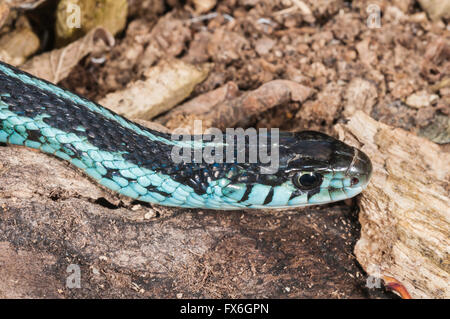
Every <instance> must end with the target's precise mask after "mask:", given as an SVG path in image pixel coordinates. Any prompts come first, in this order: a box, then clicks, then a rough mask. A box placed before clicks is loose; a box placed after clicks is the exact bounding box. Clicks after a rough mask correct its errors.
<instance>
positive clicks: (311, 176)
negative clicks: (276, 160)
mask: <svg viewBox="0 0 450 319" xmlns="http://www.w3.org/2000/svg"><path fill="white" fill-rule="evenodd" d="M293 181H294V185H295V186H297V187H298V188H300V189H312V188H315V187H317V186H319V185H320V184H321V183H322V175H320V174H319V173H297V174H295V176H294V180H293Z"/></svg>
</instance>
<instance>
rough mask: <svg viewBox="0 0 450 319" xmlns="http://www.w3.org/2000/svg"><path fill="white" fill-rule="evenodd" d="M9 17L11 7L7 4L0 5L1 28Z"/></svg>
mask: <svg viewBox="0 0 450 319" xmlns="http://www.w3.org/2000/svg"><path fill="white" fill-rule="evenodd" d="M8 16H9V6H8V4H7V3H5V2H1V3H0V28H1V27H2V26H3V24H4V23H5V22H6V19H7V18H8Z"/></svg>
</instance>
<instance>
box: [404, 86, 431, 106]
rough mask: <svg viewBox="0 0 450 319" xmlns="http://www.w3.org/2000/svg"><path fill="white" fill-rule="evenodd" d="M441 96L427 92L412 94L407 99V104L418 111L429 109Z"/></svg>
mask: <svg viewBox="0 0 450 319" xmlns="http://www.w3.org/2000/svg"><path fill="white" fill-rule="evenodd" d="M438 98H439V96H437V95H436V94H429V93H428V92H427V91H425V90H423V91H419V92H416V93H413V94H411V95H410V96H408V97H407V98H406V102H405V103H406V104H407V105H408V106H410V107H414V108H416V109H419V108H422V107H428V106H430V105H431V104H433V103H435V102H436V101H437V100H438Z"/></svg>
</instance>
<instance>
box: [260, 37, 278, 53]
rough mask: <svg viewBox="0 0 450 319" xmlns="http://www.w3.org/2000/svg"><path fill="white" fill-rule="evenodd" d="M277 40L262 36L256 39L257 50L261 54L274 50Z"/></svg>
mask: <svg viewBox="0 0 450 319" xmlns="http://www.w3.org/2000/svg"><path fill="white" fill-rule="evenodd" d="M275 43H276V41H275V40H272V39H270V38H266V37H265V38H262V39H259V40H258V41H256V43H255V50H256V52H257V53H258V54H259V55H265V54H267V53H269V52H270V50H272V48H273V46H274V45H275Z"/></svg>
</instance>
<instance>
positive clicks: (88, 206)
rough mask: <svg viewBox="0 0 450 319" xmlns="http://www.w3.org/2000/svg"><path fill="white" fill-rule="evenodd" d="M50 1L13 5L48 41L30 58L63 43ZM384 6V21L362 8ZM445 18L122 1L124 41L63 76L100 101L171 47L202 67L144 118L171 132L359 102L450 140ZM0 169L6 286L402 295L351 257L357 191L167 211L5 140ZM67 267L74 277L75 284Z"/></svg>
mask: <svg viewBox="0 0 450 319" xmlns="http://www.w3.org/2000/svg"><path fill="white" fill-rule="evenodd" d="M31 2H32V1H31ZM299 3H300V4H299ZM370 5H372V7H370V8H372V9H373V10H375V11H373V10H372V9H371V10H372V11H370V10H369V11H370V12H368V8H369V6H370ZM56 7H57V2H56V1H45V3H43V4H41V5H40V6H38V7H36V8H35V9H33V10H27V11H20V10H19V11H18V12H19V13H17V15H16V16H15V17H13V18H11V19H12V20H14V19H18V17H20V16H21V15H25V16H27V18H28V19H29V21H30V24H31V26H32V28H33V30H34V31H35V33H36V34H37V36H38V37H39V38H40V39H41V44H40V48H39V51H37V52H36V53H34V54H35V55H39V54H42V53H44V52H49V51H52V50H54V49H56V47H55V44H54V43H55V37H56V36H55V35H54V33H53V24H54V23H55V21H54V20H55V18H54V12H55V10H57V9H56ZM374 8H375V9H374ZM377 10H379V12H380V16H379V18H380V20H379V23H380V24H379V25H377V20H376V19H375V20H374V19H369V18H370V14H374V12H375V13H376V12H378V11H377ZM0 17H1V15H0ZM373 17H374V16H372V18H373ZM44 19H45V21H46V24H48V25H47V26H46V25H45V24H40V27H37V25H38V23H37V22H39V21H44ZM368 19H369V20H368ZM446 19H448V18H446V17H443V18H441V19H439V18H438V19H434V20H432V18H430V14H429V13H427V12H425V11H424V9H423V8H422V6H421V5H420V4H419V3H418V2H416V1H414V0H405V1H401V0H398V1H382V0H377V1H375V0H372V1H363V0H359V1H358V0H355V1H343V0H342V1H341V0H331V1H312V0H304V1H293V0H292V1H291V0H280V1H278V0H277V1H271V0H261V1H255V0H228V1H217V2H216V1H214V0H211V1H187V2H186V3H185V2H180V1H176V0H170V1H166V2H165V1H158V0H149V1H148V0H142V1H137V0H136V1H135V0H129V1H128V11H127V15H126V22H125V27H124V29H122V30H119V31H117V33H116V34H115V44H114V45H112V46H110V47H109V48H108V49H104V48H102V49H101V50H100V51H99V52H95V50H92V52H90V53H89V54H86V55H85V56H84V57H81V58H79V61H78V60H77V61H76V62H77V63H75V64H74V67H73V68H71V70H70V73H69V74H68V76H67V77H65V78H63V79H62V80H61V81H60V82H59V84H60V85H62V86H63V87H65V88H68V89H70V90H72V91H74V92H76V93H79V94H82V95H84V96H86V97H88V98H90V99H93V100H95V101H100V100H102V99H104V98H107V97H108V94H111V93H114V92H120V91H121V90H124V89H126V88H127V87H129V86H130V83H136V82H137V81H146V80H147V78H148V73H147V72H148V70H149V69H150V68H154V67H157V66H158V65H160V64H161V63H162V62H164V61H166V62H167V61H168V63H171V62H170V61H174V60H177V61H182V62H183V63H186V64H189V65H194V66H201V65H202V66H205V65H206V66H207V70H208V71H207V74H206V76H205V78H204V80H202V81H200V83H199V84H197V85H195V86H194V87H193V89H192V90H191V91H189V94H188V95H187V97H185V98H180V101H177V102H176V106H175V107H174V108H173V109H172V110H166V111H165V112H163V113H160V114H158V115H155V116H152V117H151V118H143V120H151V121H153V122H156V123H158V124H160V125H164V126H165V127H166V128H168V129H169V130H170V129H174V128H176V127H179V126H182V125H189V123H191V122H190V121H191V120H192V119H193V118H197V117H201V116H203V115H204V114H207V115H208V119H210V118H212V120H211V122H210V123H212V124H217V125H218V126H223V127H227V125H232V126H233V127H257V128H261V127H268V128H271V127H277V128H280V129H281V130H286V131H301V130H310V129H311V130H319V131H322V132H326V133H329V134H332V135H335V134H336V133H335V131H334V125H335V124H337V123H341V124H342V123H346V120H347V119H348V118H349V117H350V116H351V115H353V114H354V113H355V112H356V111H358V110H362V111H363V112H365V113H366V114H368V115H370V116H371V117H372V118H374V119H376V120H378V121H381V122H383V123H386V124H388V125H391V126H393V127H398V128H402V129H405V130H407V131H410V132H413V133H415V134H418V135H420V136H423V137H425V138H428V139H430V140H432V141H433V142H436V143H438V144H440V145H442V146H441V147H442V150H443V151H448V143H450V132H449V126H450V125H449V115H450V114H449V113H450V59H449V57H450V33H449V28H448V24H447V21H448V20H446ZM0 21H1V19H0ZM8 23H10V24H9V25H8V24H7V25H6V27H5V26H4V27H3V28H10V30H13V29H14V28H15V26H14V23H12V24H11V22H8ZM49 30H50V31H49ZM4 32H5V31H4ZM0 35H1V33H0ZM44 38H46V39H47V40H46V41H43V39H44ZM0 43H1V40H0ZM0 47H1V46H0ZM99 57H100V58H101V59H100V58H99ZM99 59H100V61H101V62H99ZM276 80H285V82H274V81H276ZM274 83H275V84H277V85H275V84H274ZM268 84H269V86H268ZM271 84H274V85H272V86H270V85H271ZM293 88H295V89H293ZM300 89H302V90H304V91H302V92H304V94H303V95H302V96H301V97H299V98H296V97H295V96H294V94H293V93H292V92H293V91H294V90H296V92H298V90H300ZM211 92H215V93H214V94H211ZM267 92H269V93H270V94H269V93H267ZM207 94H211V95H208V96H206V95H207ZM205 96H206V97H205ZM267 96H270V98H272V100H270V99H268V98H267ZM202 98H203V99H202ZM193 99H196V100H194V101H196V102H195V103H194V106H192V105H189V101H192V100H193ZM242 101H244V102H245V103H244V102H242ZM255 101H256V102H255ZM191 104H192V103H191ZM105 106H109V105H105ZM244 107H245V108H247V109H248V110H251V112H250V111H248V112H247V111H245V110H243V108H244ZM195 108H196V109H195ZM240 108H241V109H240ZM229 109H231V110H232V111H233V112H231V114H233V118H232V119H227V118H224V117H223V114H224V113H227V112H228V111H227V110H229ZM195 110H197V111H195ZM199 110H201V111H199ZM214 110H219V111H220V110H222V111H220V112H219V111H217V112H216V111H214ZM236 110H237V111H236ZM213 111H214V112H213ZM195 112H199V114H195ZM200 113H201V114H200ZM242 114H244V115H245V116H244V115H242ZM125 115H126V114H125ZM55 167H56V168H55ZM0 174H1V175H0V180H1V185H0V266H1V267H0V277H1V278H4V280H2V282H1V283H0V297H19V298H21V297H32V298H54V297H56V298H80V297H81V298H97V297H101V298H102V297H114V298H125V297H126V298H148V297H152V298H223V297H230V298H262V297H269V298H396V295H394V294H393V293H391V292H387V291H386V290H385V289H384V288H383V287H380V288H369V287H368V285H367V275H366V274H365V272H364V271H363V269H362V268H361V266H360V265H359V264H358V261H357V260H356V258H355V256H354V253H353V249H354V246H355V243H356V241H357V240H358V238H359V232H360V225H359V222H358V199H355V200H353V201H350V202H347V203H344V202H338V203H335V204H329V205H324V206H317V207H310V208H305V209H296V210H292V211H283V212H279V211H276V212H273V211H264V212H263V211H251V210H248V211H238V212H216V211H207V210H180V209H168V208H162V207H157V206H151V205H147V204H145V203H137V202H131V201H129V200H127V199H125V198H119V197H117V196H116V195H114V194H109V193H108V192H107V191H106V190H103V189H100V188H99V187H98V186H97V185H96V184H94V183H91V182H90V181H89V179H87V178H86V177H84V176H83V175H81V174H80V173H79V172H78V171H76V170H74V169H72V168H71V167H69V166H68V165H67V164H65V163H63V162H62V161H59V160H56V159H54V158H50V157H49V156H46V155H44V154H40V153H36V152H34V151H32V150H26V149H22V148H16V147H0ZM24 174H25V175H24ZM24 176H26V179H25V178H24ZM43 179H44V180H45V182H44V183H43ZM68 180H70V181H72V182H71V183H70V185H68V183H67V181H68ZM24 190H27V191H26V192H24ZM71 264H75V265H78V266H79V267H80V270H81V288H72V289H71V288H68V287H67V285H66V279H67V277H68V276H69V275H70V273H68V272H67V267H68V266H69V265H71Z"/></svg>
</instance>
